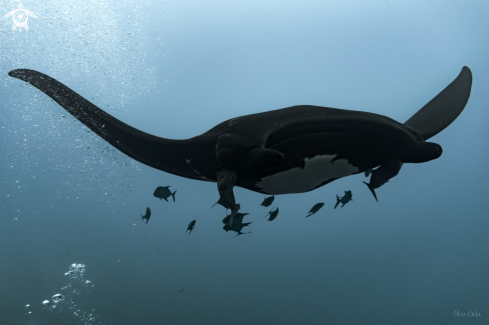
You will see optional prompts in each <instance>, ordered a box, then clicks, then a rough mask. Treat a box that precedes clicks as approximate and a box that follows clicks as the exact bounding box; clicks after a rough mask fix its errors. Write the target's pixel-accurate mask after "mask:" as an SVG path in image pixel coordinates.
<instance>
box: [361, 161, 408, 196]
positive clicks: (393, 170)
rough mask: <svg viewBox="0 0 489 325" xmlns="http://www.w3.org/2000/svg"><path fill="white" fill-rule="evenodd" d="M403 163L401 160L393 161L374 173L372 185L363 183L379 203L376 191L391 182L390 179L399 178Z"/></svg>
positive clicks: (371, 178)
mask: <svg viewBox="0 0 489 325" xmlns="http://www.w3.org/2000/svg"><path fill="white" fill-rule="evenodd" d="M401 167H402V162H400V161H399V160H394V161H391V162H389V163H387V164H385V165H382V166H380V167H379V168H377V169H375V170H373V171H372V176H371V177H370V183H366V182H363V183H364V184H365V185H367V187H368V189H369V190H370V192H372V194H373V196H374V198H375V201H377V202H379V200H378V199H377V194H375V189H376V188H379V187H381V186H382V185H384V184H385V183H387V182H388V181H389V179H391V178H393V177H395V176H397V174H399V171H400V170H401Z"/></svg>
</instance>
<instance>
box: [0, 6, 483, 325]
mask: <svg viewBox="0 0 489 325" xmlns="http://www.w3.org/2000/svg"><path fill="white" fill-rule="evenodd" d="M18 5H19V2H17V1H3V2H1V3H0V15H1V16H2V17H3V16H4V15H6V14H7V13H8V12H10V11H11V10H15V9H18ZM22 5H23V8H24V9H26V10H29V11H30V12H32V13H34V14H35V15H36V16H37V18H33V17H32V16H31V17H29V20H28V25H29V30H25V29H22V30H21V31H19V29H18V28H16V30H12V24H13V23H12V17H7V18H5V19H3V20H2V23H1V24H0V28H1V29H2V32H1V33H0V51H1V55H0V139H1V140H0V175H1V176H0V184H1V185H0V324H2V325H3V324H6V325H12V324H22V325H23V324H26V325H36V324H213V325H218V324H223V325H224V324H487V322H488V321H487V319H488V318H489V307H488V304H489V279H488V277H487V274H488V273H489V259H488V258H487V247H488V245H489V239H488V236H487V234H488V231H489V221H488V212H489V205H488V204H487V192H488V185H487V184H489V173H488V166H489V151H488V150H487V147H488V141H487V139H488V138H489V137H488V136H489V128H488V127H487V125H488V123H489V113H488V112H489V111H488V110H487V105H488V104H487V103H488V102H489V93H488V92H487V89H488V87H489V77H488V71H489V61H488V59H487V57H488V53H489V42H488V41H487V39H488V32H487V31H488V30H489V21H488V20H487V19H486V16H487V12H488V10H489V3H488V2H486V1H470V2H468V1H447V0H439V1H435V0H433V1H429V2H427V1H417V0H416V1H415V0H388V1H386V0H356V1H355V0H351V1H350V0H346V1H345V0H332V1H312V0H301V1H275V0H269V1H266V2H264V1H255V0H248V1H218V0H211V1H207V0H205V1H203V0H186V1H183V0H172V1H167V0H164V1H153V0H151V1H101V0H97V1H95V0H88V1H87V0H83V1H82V0H72V1H60V0H53V1H50V0H44V1H28V2H22ZM464 65H466V66H468V67H470V69H471V70H472V72H473V76H474V79H473V80H474V81H473V87H472V94H471V97H470V100H469V102H468V104H467V106H466V108H465V110H464V111H463V113H462V114H461V115H460V116H459V117H458V118H457V120H456V121H455V122H454V123H452V124H451V125H450V126H449V127H448V128H447V129H445V130H444V131H443V132H441V133H440V134H438V135H436V136H435V137H433V138H432V139H430V141H433V142H436V143H439V144H440V145H441V146H442V147H443V150H444V151H443V155H442V156H441V157H440V158H439V159H437V160H434V161H430V162H428V163H423V164H405V165H404V166H403V168H402V170H401V172H400V174H399V175H398V176H397V177H395V178H393V179H392V180H391V181H390V182H389V183H387V184H386V185H384V186H383V187H382V188H380V189H378V190H377V195H378V197H379V202H378V203H377V202H375V200H374V198H373V197H372V195H371V193H370V192H369V190H368V189H367V187H366V186H365V185H364V184H362V181H364V180H366V178H365V177H364V176H363V175H362V174H359V175H355V176H351V177H347V178H344V179H340V180H337V181H335V182H332V183H330V184H328V185H327V186H324V187H322V188H320V189H317V190H315V191H312V192H309V193H303V194H291V195H280V196H276V198H275V201H274V203H273V206H277V207H279V209H280V213H279V215H278V216H277V218H276V219H275V220H274V221H272V222H269V221H266V219H265V218H264V217H265V215H266V214H267V212H268V211H269V210H270V208H271V207H270V208H264V207H261V206H260V203H261V202H262V201H263V195H261V194H258V193H254V192H251V191H248V190H244V189H241V188H235V196H236V200H237V202H238V203H240V204H241V207H242V210H241V212H247V213H249V215H247V216H246V217H245V220H244V221H245V222H252V224H251V225H250V226H249V227H247V229H245V230H246V231H250V232H251V234H247V235H243V236H238V237H236V238H233V237H234V235H235V234H234V233H230V232H225V231H223V229H222V226H223V223H222V219H223V218H224V217H225V216H226V212H225V209H224V208H222V207H220V206H215V207H214V208H212V209H211V206H212V205H213V204H214V203H215V202H216V201H217V200H218V198H219V196H218V192H217V188H216V184H215V183H208V182H199V181H195V180H189V179H184V178H180V177H177V176H174V175H171V174H167V173H164V172H161V171H158V170H155V169H153V168H150V167H147V166H145V165H142V164H140V163H138V162H136V161H134V160H132V159H131V158H128V157H126V156H125V155H123V154H122V153H120V152H119V151H117V150H116V149H113V148H112V147H110V145H108V144H106V143H105V142H104V141H103V140H101V139H100V138H99V137H98V136H97V135H95V134H94V133H93V132H91V131H90V132H88V129H87V128H86V127H85V126H84V125H82V124H81V123H80V122H78V121H77V120H76V119H75V118H74V117H72V116H71V115H70V114H68V113H67V112H66V111H65V110H64V109H63V108H61V107H60V106H59V105H58V104H56V103H55V102H53V101H51V99H50V98H49V97H47V96H46V95H44V94H43V93H41V92H40V91H39V90H37V89H35V88H34V87H32V86H30V85H27V84H25V83H24V82H21V81H19V80H17V79H13V78H10V77H8V76H7V73H8V71H11V70H13V69H16V68H30V69H35V70H38V71H40V72H43V73H45V74H48V75H50V76H52V77H54V78H56V79H57V80H59V81H61V82H63V83H64V84H66V85H67V86H69V87H71V88H72V89H73V90H75V91H77V92H78V93H79V94H81V95H82V96H84V97H86V98H87V99H89V100H90V101H92V102H93V103H94V104H96V105H98V106H99V107H101V108H102V109H104V110H105V111H107V112H108V113H110V114H112V115H114V116H115V117H117V118H118V119H120V120H122V121H124V122H125V123H127V124H130V125H131V126H134V127H136V128H138V129H140V130H143V131H145V132H148V133H151V134H154V135H157V136H162V137H166V138H171V139H185V138H190V137H193V136H196V135H199V134H201V133H203V132H205V131H207V130H209V129H210V128H211V127H213V126H214V125H216V124H218V123H220V122H222V121H224V120H227V119H230V118H233V117H236V116H241V115H247V114H252V113H258V112H263V111H267V110H272V109H279V108H283V107H288V106H292V105H299V104H310V105H318V106H328V107H336V108H343V109H351V110H360V111H368V112H374V113H378V114H382V115H386V116H389V117H391V118H393V119H395V120H397V121H399V122H404V121H406V120H407V119H408V118H409V117H410V116H412V115H413V114H414V113H415V112H416V111H418V110H419V109H420V108H421V107H422V106H423V105H425V104H426V103H427V102H428V101H429V100H430V99H431V98H433V97H434V96H435V95H436V94H438V93H439V92H440V91H441V90H442V89H444V88H445V87H446V86H447V85H448V84H449V83H450V82H451V81H452V80H453V79H454V78H455V77H456V76H457V75H458V73H459V72H460V69H461V68H462V67H463V66H464ZM168 185H170V186H171V189H173V190H175V189H178V192H177V195H176V202H175V203H174V202H172V201H170V202H165V201H160V200H158V199H156V198H155V197H153V195H152V194H153V191H154V189H155V188H156V187H158V186H168ZM346 190H351V191H352V193H353V202H350V203H348V204H347V205H346V206H345V207H343V208H337V209H333V207H334V205H335V203H336V194H339V195H342V194H343V193H344V191H346ZM318 202H324V203H325V205H324V207H323V208H322V209H321V210H320V211H319V212H318V213H316V214H315V215H313V216H311V217H309V218H307V219H306V218H304V216H305V215H306V214H307V212H308V211H309V210H310V208H311V207H312V206H313V205H314V204H316V203H318ZM146 207H150V208H151V211H152V215H151V219H150V220H149V222H148V223H147V224H146V223H142V222H141V217H140V215H141V214H144V212H145V210H146ZM194 219H195V220H196V225H195V229H194V230H193V232H192V234H191V235H190V236H188V233H186V232H185V231H186V229H187V225H188V224H189V222H190V221H191V220H194ZM74 263H76V264H83V265H85V268H84V273H83V279H81V278H80V277H74V276H70V275H69V274H68V275H65V273H66V272H68V271H69V270H70V267H71V265H72V264H74ZM86 280H89V281H91V283H89V284H86V283H85V282H86ZM58 293H59V294H62V295H63V297H64V299H63V300H62V301H61V302H59V303H57V304H54V303H51V305H50V306H42V302H43V301H44V300H50V301H51V302H52V296H53V295H55V294H58ZM26 305H29V306H28V307H26ZM53 306H55V308H53Z"/></svg>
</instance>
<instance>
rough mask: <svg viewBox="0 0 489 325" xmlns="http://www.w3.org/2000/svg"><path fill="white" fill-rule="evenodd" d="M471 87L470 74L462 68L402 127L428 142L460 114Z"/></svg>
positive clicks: (468, 70)
mask: <svg viewBox="0 0 489 325" xmlns="http://www.w3.org/2000/svg"><path fill="white" fill-rule="evenodd" d="M471 87H472V72H471V71H470V69H469V68H468V67H463V68H462V71H461V72H460V74H459V75H458V77H457V78H455V80H454V81H452V83H451V84H449V85H448V86H447V87H446V88H445V89H444V90H443V91H442V92H440V93H439V94H438V95H436V96H435V98H433V99H432V100H430V101H429V102H428V104H426V105H425V106H423V108H421V109H420V110H419V111H418V112H417V113H416V114H414V115H413V116H412V117H411V118H410V119H409V120H407V121H406V122H405V123H404V125H406V126H409V127H410V128H412V129H414V130H415V131H417V132H418V133H419V135H421V137H422V138H423V139H424V140H428V139H429V138H431V137H432V136H434V135H436V134H438V133H439V132H441V131H442V130H443V129H445V128H446V127H447V126H449V125H450V124H451V123H452V122H453V121H454V120H455V119H456V118H457V116H459V115H460V113H462V111H463V109H464V108H465V105H466V104H467V101H468V100H469V96H470V89H471Z"/></svg>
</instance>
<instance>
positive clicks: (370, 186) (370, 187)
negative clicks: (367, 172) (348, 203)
mask: <svg viewBox="0 0 489 325" xmlns="http://www.w3.org/2000/svg"><path fill="white" fill-rule="evenodd" d="M363 184H365V185H367V187H368V189H369V190H370V192H372V194H373V195H374V198H375V201H377V202H379V200H377V194H375V189H374V187H373V186H372V185H370V184H369V183H366V182H363ZM352 201H353V200H352Z"/></svg>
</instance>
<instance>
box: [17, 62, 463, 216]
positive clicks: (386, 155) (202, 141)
mask: <svg viewBox="0 0 489 325" xmlns="http://www.w3.org/2000/svg"><path fill="white" fill-rule="evenodd" d="M9 76H11V77H15V78H18V79H20V80H23V81H25V82H27V83H29V84H31V85H33V86H34V87H36V88H38V89H39V90H41V91H42V92H44V93H45V94H46V95H48V96H49V97H51V98H52V99H53V100H54V101H55V102H57V103H58V104H59V105H61V106H62V107H63V108H64V109H65V110H67V111H68V112H69V113H70V114H72V115H73V116H74V117H75V118H77V119H78V120H79V121H80V122H81V123H83V124H85V125H86V126H87V127H88V128H89V129H90V130H92V131H93V132H95V133H96V134H98V135H99V136H100V137H101V138H102V139H104V140H105V141H107V142H108V143H110V144H111V145H112V146H114V147H115V148H117V149H118V150H120V151H121V152H123V153H124V154H126V155H128V156H129V157H131V158H133V159H135V160H137V161H139V162H141V163H143V164H145V165H148V166H151V167H153V168H156V169H159V170H162V171H164V172H167V173H171V174H174V175H177V176H181V177H186V178H190V179H195V180H200V181H207V182H215V183H217V189H218V192H219V200H218V201H217V202H216V203H219V204H220V205H222V206H223V207H225V208H226V209H231V215H230V216H231V220H230V224H231V225H232V220H233V217H234V216H235V215H236V213H237V212H238V210H239V209H240V205H239V204H237V203H236V201H235V197H234V193H233V187H234V186H239V187H242V188H246V189H248V190H251V191H255V192H258V193H262V194H267V195H279V194H289V193H303V192H308V191H312V190H314V189H317V188H319V187H321V186H324V185H326V184H328V183H330V182H332V181H334V180H336V179H338V178H341V177H345V176H349V175H354V174H358V173H361V172H364V171H367V170H371V169H374V168H377V169H375V170H373V171H372V175H371V178H370V183H369V184H367V185H368V186H369V188H370V190H371V191H372V193H373V194H374V195H375V192H374V189H375V188H378V187H380V186H382V185H383V184H384V183H385V182H387V181H388V180H389V179H390V178H392V177H394V176H396V175H397V174H398V173H399V170H400V169H401V167H402V164H403V163H424V162H427V161H430V160H433V159H436V158H438V157H440V155H441V154H442V148H441V146H440V145H438V144H436V143H433V142H427V140H428V139H429V138H431V137H433V136H434V135H436V134H438V133H439V132H440V131H442V130H443V129H445V128H446V127H447V126H448V125H450V124H451V123H452V122H453V121H454V120H455V119H456V118H457V116H458V115H459V114H460V113H461V112H462V110H463V109H464V107H465V105H466V104H467V101H468V99H469V96H470V90H471V86H472V73H471V71H470V69H469V68H468V67H463V68H462V71H461V72H460V74H459V75H458V77H457V78H456V79H455V80H454V81H453V82H452V83H451V84H450V85H448V86H447V87H446V88H445V89H444V90H443V91H441V92H440V93H439V94H438V95H437V96H435V97H434V98H433V99H432V100H431V101H430V102H428V103H427V104H426V105H425V106H424V107H422V108H421V109H420V110H419V111H418V112H417V113H416V114H414V115H413V116H412V117H411V118H410V119H409V120H407V121H406V122H405V123H399V122H397V121H395V120H393V119H391V118H389V117H386V116H383V115H379V114H374V113H369V112H362V111H352V110H345V109H337V108H330V107H320V106H313V105H298V106H292V107H287V108H282V109H277V110H271V111H266V112H262V113H257V114H250V115H245V116H240V117H236V118H232V119H229V120H226V121H224V122H222V123H220V124H218V125H216V126H215V127H213V128H212V129H210V130H209V131H207V132H205V133H203V134H201V135H198V136H196V137H193V138H190V139H186V140H171V139H166V138H161V137H157V136H154V135H151V134H148V133H145V132H143V131H140V130H138V129H135V128H133V127H131V126H130V125H127V124H125V123H123V122H121V121H120V120H118V119H116V118H115V117H113V116H112V115H110V114H108V113H106V112H104V111H103V110H101V109H100V108H98V107H97V106H95V105H94V104H92V103H91V102H89V101H88V100H86V99H85V98H83V97H82V96H80V95H79V94H77V93H76V92H74V91H73V90H71V89H70V88H68V87H67V86H65V85H64V84H62V83H61V82H59V81H57V80H55V79H53V78H51V77H49V76H47V75H45V74H43V73H41V72H38V71H34V70H28V69H17V70H13V71H10V72H9ZM375 197H376V196H375ZM376 198H377V197H376Z"/></svg>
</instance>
